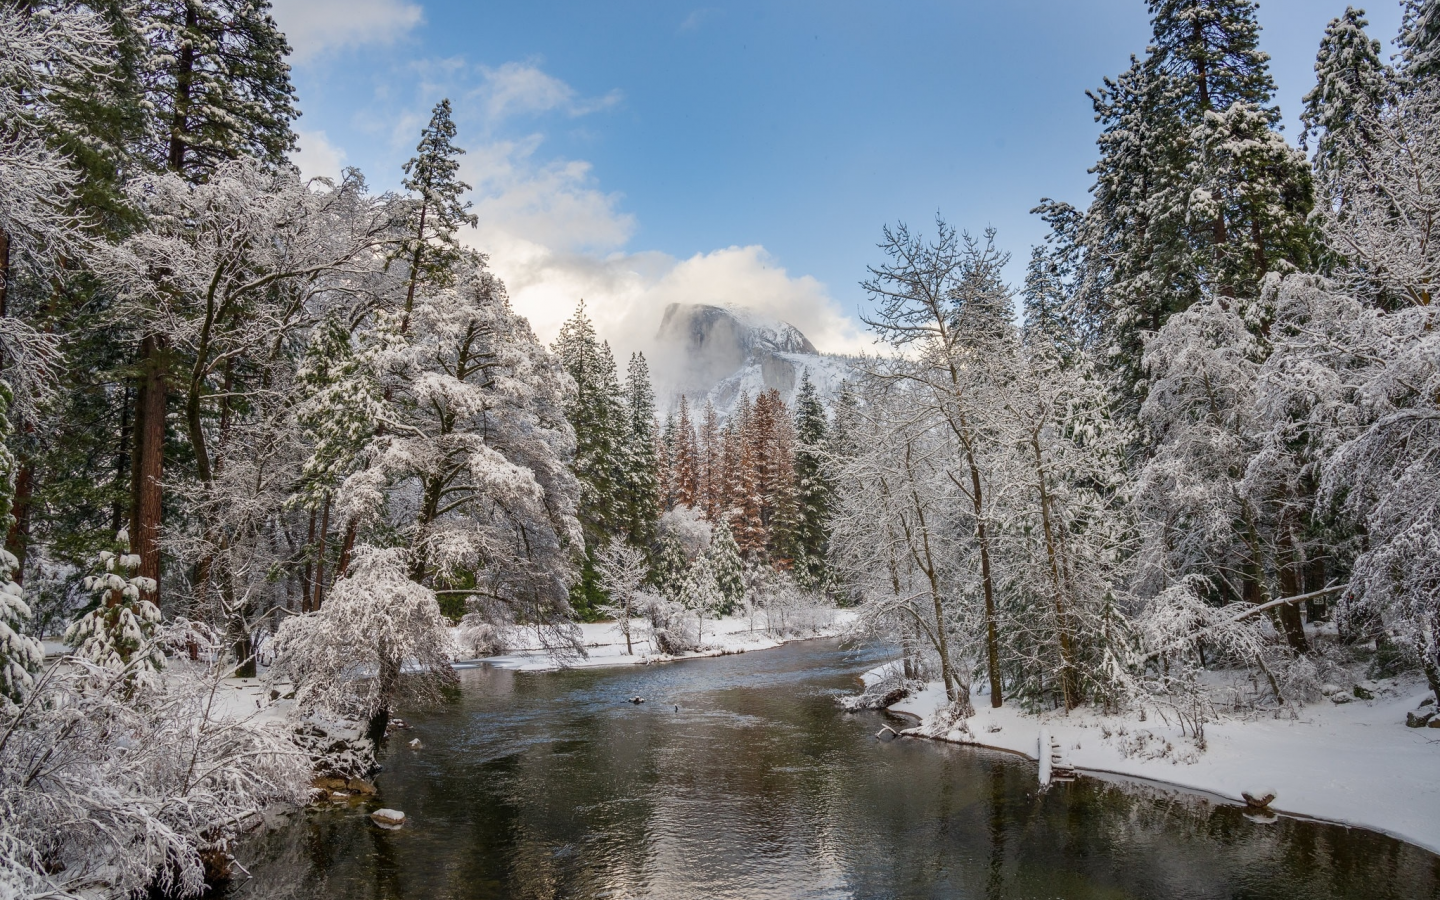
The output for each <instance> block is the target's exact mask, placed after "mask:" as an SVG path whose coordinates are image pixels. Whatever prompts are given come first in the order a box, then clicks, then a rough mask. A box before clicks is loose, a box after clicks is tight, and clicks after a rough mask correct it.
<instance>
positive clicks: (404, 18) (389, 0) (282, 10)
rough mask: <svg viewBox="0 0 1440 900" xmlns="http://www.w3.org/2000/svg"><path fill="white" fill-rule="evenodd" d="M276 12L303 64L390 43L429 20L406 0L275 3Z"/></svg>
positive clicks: (278, 0)
mask: <svg viewBox="0 0 1440 900" xmlns="http://www.w3.org/2000/svg"><path fill="white" fill-rule="evenodd" d="M272 13H273V15H274V16H275V21H276V22H277V23H278V24H279V25H280V28H281V30H283V31H284V32H285V36H286V37H287V38H289V40H290V47H291V49H292V51H293V53H292V58H293V59H294V60H295V61H296V62H299V63H307V62H310V61H312V60H314V59H315V58H316V57H319V56H323V55H324V54H325V53H327V52H330V51H333V50H340V49H349V48H354V47H361V46H366V45H372V44H390V43H393V42H395V41H396V40H398V39H400V38H402V37H404V36H406V35H408V34H409V33H410V32H411V31H412V30H413V29H414V28H415V27H416V26H418V25H419V24H420V23H421V22H423V21H425V11H424V10H423V9H422V8H421V7H420V5H419V4H417V3H408V2H406V0H275V2H274V6H273V7H272Z"/></svg>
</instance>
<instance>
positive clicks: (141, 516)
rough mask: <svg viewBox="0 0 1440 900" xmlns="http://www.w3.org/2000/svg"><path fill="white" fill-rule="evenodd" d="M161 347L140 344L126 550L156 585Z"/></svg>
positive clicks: (155, 339) (152, 340)
mask: <svg viewBox="0 0 1440 900" xmlns="http://www.w3.org/2000/svg"><path fill="white" fill-rule="evenodd" d="M165 355H166V354H165V347H164V342H163V339H162V338H160V337H159V336H157V335H148V336H146V337H145V338H144V339H143V340H142V341H141V342H140V364H141V375H140V378H141V383H140V390H139V392H138V394H137V397H136V400H137V402H136V405H135V425H136V444H137V446H136V452H135V466H134V469H133V471H134V482H133V484H132V487H131V489H132V498H133V501H132V503H133V506H132V513H131V522H132V529H131V532H130V550H131V552H132V553H135V554H137V555H139V557H140V571H139V573H138V574H139V575H142V576H144V577H146V578H153V579H155V581H156V584H157V593H156V600H157V602H158V597H159V593H158V584H159V581H160V524H161V515H162V511H161V483H162V478H163V477H164V466H165V462H164V459H165V457H164V450H165V394H166V378H165Z"/></svg>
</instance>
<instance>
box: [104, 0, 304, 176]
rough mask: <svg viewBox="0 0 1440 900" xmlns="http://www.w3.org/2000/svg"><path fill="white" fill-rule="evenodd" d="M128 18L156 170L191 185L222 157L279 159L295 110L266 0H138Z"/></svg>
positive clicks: (284, 51)
mask: <svg viewBox="0 0 1440 900" xmlns="http://www.w3.org/2000/svg"><path fill="white" fill-rule="evenodd" d="M132 16H133V17H134V18H133V19H132V21H133V22H134V23H135V28H136V30H137V32H138V35H139V38H140V41H141V42H142V47H143V49H142V50H141V53H142V61H141V65H140V77H141V80H142V84H143V90H144V96H145V99H146V101H147V103H146V108H147V109H148V110H150V115H151V119H152V124H151V126H150V128H149V132H150V140H149V144H150V150H149V154H148V155H149V156H150V157H151V159H152V161H153V163H154V165H155V166H156V167H157V168H163V169H169V170H170V171H172V172H176V173H179V174H181V175H184V176H185V177H186V178H188V179H189V180H191V181H193V182H199V181H203V180H205V178H206V177H208V175H209V174H210V172H212V171H214V169H215V167H216V166H217V165H219V164H220V163H221V162H223V161H224V160H229V159H239V158H241V157H253V158H255V159H260V160H264V161H266V162H268V163H271V164H273V165H276V166H278V165H281V164H283V163H284V161H285V156H286V154H287V153H288V152H289V151H290V150H292V149H294V146H295V133H294V132H293V131H292V130H291V128H290V123H291V122H292V121H293V120H294V119H295V118H296V116H298V115H299V113H298V112H297V111H296V109H295V88H294V87H293V86H292V85H291V84H290V66H289V64H288V63H286V61H285V57H286V56H287V55H288V54H289V52H290V47H289V45H288V44H286V42H285V35H284V34H282V33H281V32H280V29H279V28H278V27H277V26H276V25H275V20H274V19H273V18H271V16H270V4H269V3H268V2H266V0H142V2H140V3H139V4H137V6H136V8H135V10H134V12H133V13H132Z"/></svg>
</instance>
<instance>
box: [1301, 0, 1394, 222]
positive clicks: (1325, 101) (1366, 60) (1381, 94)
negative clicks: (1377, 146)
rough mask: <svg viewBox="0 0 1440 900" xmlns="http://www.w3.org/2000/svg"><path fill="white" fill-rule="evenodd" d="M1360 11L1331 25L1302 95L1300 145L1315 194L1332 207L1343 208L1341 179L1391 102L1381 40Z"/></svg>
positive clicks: (1352, 11) (1389, 74)
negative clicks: (1308, 157)
mask: <svg viewBox="0 0 1440 900" xmlns="http://www.w3.org/2000/svg"><path fill="white" fill-rule="evenodd" d="M1367 24H1368V23H1367V22H1366V21H1365V13H1364V12H1363V11H1361V10H1357V9H1355V8H1354V7H1351V6H1347V7H1346V8H1345V14H1344V15H1342V16H1339V17H1337V18H1335V19H1332V20H1331V21H1330V24H1329V25H1327V26H1326V28H1325V37H1324V38H1322V39H1321V41H1320V52H1319V53H1318V54H1317V55H1316V57H1315V87H1314V88H1312V89H1311V90H1310V92H1309V93H1308V94H1306V95H1305V110H1304V111H1303V112H1302V113H1301V114H1300V121H1301V122H1303V123H1304V125H1305V131H1304V133H1303V134H1302V135H1301V137H1300V145H1301V146H1302V147H1306V148H1309V147H1310V145H1312V144H1313V145H1314V152H1315V155H1314V159H1313V163H1314V167H1315V178H1316V181H1317V182H1318V184H1317V188H1318V191H1317V193H1318V194H1319V196H1320V198H1321V199H1322V201H1323V202H1325V203H1327V204H1328V205H1329V206H1330V207H1331V208H1332V209H1337V208H1338V207H1339V206H1341V205H1343V203H1344V198H1343V197H1342V196H1340V195H1339V193H1338V191H1339V187H1340V175H1341V173H1342V172H1343V171H1344V170H1345V167H1346V165H1347V164H1348V162H1349V158H1350V154H1351V153H1352V152H1353V150H1354V148H1355V147H1357V146H1364V145H1366V144H1368V143H1370V141H1371V140H1373V135H1371V134H1370V133H1369V132H1370V131H1371V129H1372V128H1373V127H1374V124H1375V123H1376V121H1378V119H1379V117H1380V116H1381V115H1382V114H1383V113H1384V110H1385V107H1386V105H1387V104H1388V103H1389V101H1390V95H1391V81H1392V78H1393V73H1392V72H1391V71H1390V70H1389V67H1388V66H1386V65H1385V63H1383V62H1382V61H1381V59H1380V42H1379V41H1377V40H1375V39H1373V38H1371V37H1370V36H1369V35H1367V34H1366V33H1365V26H1366V25H1367Z"/></svg>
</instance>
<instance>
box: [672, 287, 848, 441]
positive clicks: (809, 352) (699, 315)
mask: <svg viewBox="0 0 1440 900" xmlns="http://www.w3.org/2000/svg"><path fill="white" fill-rule="evenodd" d="M656 340H657V342H658V343H659V345H660V346H661V347H662V348H664V349H665V351H666V353H667V355H668V357H669V362H670V365H669V369H670V370H671V372H672V377H671V379H670V382H671V392H670V394H671V396H670V397H668V398H667V399H668V400H669V403H670V405H672V406H673V405H674V403H676V402H678V400H679V397H680V395H682V394H683V395H685V396H686V397H687V398H688V399H689V401H690V404H691V406H692V407H698V406H700V405H701V404H703V403H704V401H705V400H706V399H708V400H710V402H711V403H713V404H714V405H715V408H716V410H717V411H719V412H720V414H721V415H722V416H724V415H727V414H728V413H729V411H730V410H732V409H733V408H734V407H735V404H736V402H737V401H738V399H739V398H740V395H741V394H747V395H749V396H750V397H751V398H752V399H753V398H754V397H755V396H756V395H757V394H759V393H761V392H763V391H767V390H771V389H774V390H778V391H779V392H780V394H781V396H783V397H784V398H785V401H786V402H787V403H789V402H792V401H793V400H794V398H795V391H796V389H797V388H798V387H799V386H800V381H801V378H802V377H803V375H804V373H806V372H809V373H810V379H811V381H813V382H814V383H815V387H816V390H817V391H818V392H819V393H820V394H821V396H822V397H826V398H827V399H828V398H829V397H831V396H833V393H834V391H835V389H837V388H838V385H839V383H840V382H841V381H843V380H844V378H845V377H846V376H847V375H848V374H849V372H850V364H849V360H847V359H845V358H843V357H837V356H830V355H826V354H822V353H820V352H819V351H818V350H817V349H816V348H815V345H814V344H812V343H810V340H809V338H807V337H805V335H804V334H802V333H801V332H800V330H799V329H798V328H796V327H795V326H793V325H790V324H789V323H786V322H781V321H779V320H776V319H768V318H766V317H764V316H763V315H761V314H758V313H755V312H753V311H751V310H746V309H739V308H736V307H730V306H712V305H707V304H688V303H672V304H670V305H669V306H667V307H666V308H665V315H664V318H663V319H662V320H661V322H660V330H659V333H658V334H657V335H656ZM662 405H663V401H662Z"/></svg>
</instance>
